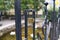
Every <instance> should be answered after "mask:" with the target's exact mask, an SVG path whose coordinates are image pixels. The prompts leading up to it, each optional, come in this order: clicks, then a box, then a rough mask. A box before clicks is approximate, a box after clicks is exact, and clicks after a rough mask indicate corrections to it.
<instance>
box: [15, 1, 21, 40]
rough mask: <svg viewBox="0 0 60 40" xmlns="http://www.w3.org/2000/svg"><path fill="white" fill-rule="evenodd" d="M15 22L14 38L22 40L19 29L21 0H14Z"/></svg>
mask: <svg viewBox="0 0 60 40" xmlns="http://www.w3.org/2000/svg"><path fill="white" fill-rule="evenodd" d="M15 17H16V19H15V23H16V40H22V31H21V0H15Z"/></svg>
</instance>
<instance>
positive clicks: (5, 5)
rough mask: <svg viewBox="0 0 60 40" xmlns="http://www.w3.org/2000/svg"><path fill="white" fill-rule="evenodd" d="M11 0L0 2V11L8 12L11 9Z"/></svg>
mask: <svg viewBox="0 0 60 40" xmlns="http://www.w3.org/2000/svg"><path fill="white" fill-rule="evenodd" d="M12 4H13V2H12V1H11V0H0V10H8V9H10V8H13V6H12Z"/></svg>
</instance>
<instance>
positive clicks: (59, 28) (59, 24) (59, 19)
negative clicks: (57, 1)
mask: <svg viewBox="0 0 60 40" xmlns="http://www.w3.org/2000/svg"><path fill="white" fill-rule="evenodd" d="M58 34H59V35H60V7H59V13H58Z"/></svg>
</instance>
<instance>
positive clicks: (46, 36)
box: [44, 3, 48, 40]
mask: <svg viewBox="0 0 60 40" xmlns="http://www.w3.org/2000/svg"><path fill="white" fill-rule="evenodd" d="M47 5H48V3H45V27H46V30H45V38H44V40H48V35H47V24H48V22H47V15H48V11H47Z"/></svg>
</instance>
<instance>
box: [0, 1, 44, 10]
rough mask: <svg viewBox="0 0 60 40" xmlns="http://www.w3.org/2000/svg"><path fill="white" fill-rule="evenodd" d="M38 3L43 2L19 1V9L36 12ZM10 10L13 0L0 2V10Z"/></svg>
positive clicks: (12, 6)
mask: <svg viewBox="0 0 60 40" xmlns="http://www.w3.org/2000/svg"><path fill="white" fill-rule="evenodd" d="M40 2H44V0H21V9H22V10H24V9H26V8H28V9H30V8H32V9H36V10H38V9H39V8H38V7H40ZM11 8H14V0H0V10H9V9H11Z"/></svg>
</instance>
